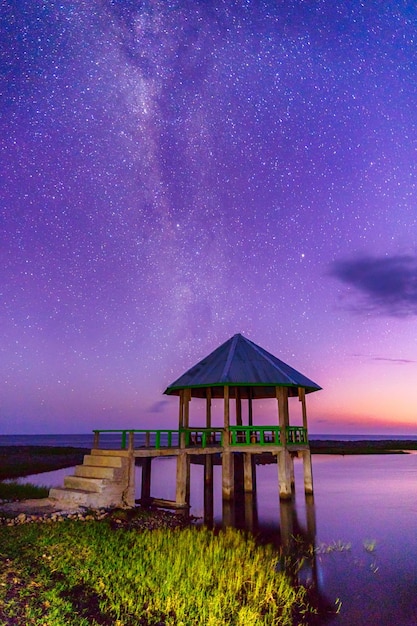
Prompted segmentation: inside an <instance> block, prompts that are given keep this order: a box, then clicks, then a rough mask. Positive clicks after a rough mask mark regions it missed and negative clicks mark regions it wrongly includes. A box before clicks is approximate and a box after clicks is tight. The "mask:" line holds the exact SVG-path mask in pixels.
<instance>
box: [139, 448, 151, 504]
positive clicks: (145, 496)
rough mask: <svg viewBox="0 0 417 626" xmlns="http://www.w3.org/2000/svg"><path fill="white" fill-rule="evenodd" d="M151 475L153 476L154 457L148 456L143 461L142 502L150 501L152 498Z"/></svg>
mask: <svg viewBox="0 0 417 626" xmlns="http://www.w3.org/2000/svg"><path fill="white" fill-rule="evenodd" d="M151 475H152V457H150V456H148V457H145V458H144V459H142V487H141V492H140V497H141V500H142V502H146V501H147V500H150V497H151Z"/></svg>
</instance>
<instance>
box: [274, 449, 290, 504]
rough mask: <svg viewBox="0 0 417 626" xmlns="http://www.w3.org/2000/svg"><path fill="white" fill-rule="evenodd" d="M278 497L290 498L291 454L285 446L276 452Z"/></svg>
mask: <svg viewBox="0 0 417 626" xmlns="http://www.w3.org/2000/svg"><path fill="white" fill-rule="evenodd" d="M277 457H278V482H279V497H280V498H281V499H282V500H288V499H289V498H291V495H292V494H291V456H290V453H289V452H288V450H287V448H286V447H284V448H283V449H282V450H280V451H279V452H277Z"/></svg>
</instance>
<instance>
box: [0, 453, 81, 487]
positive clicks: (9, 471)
mask: <svg viewBox="0 0 417 626" xmlns="http://www.w3.org/2000/svg"><path fill="white" fill-rule="evenodd" d="M87 453H88V450H87V449H86V448H72V447H62V446H0V480H4V479H5V478H18V477H20V476H28V475H29V474H39V473H41V472H49V471H52V470H57V469H62V468H64V467H72V466H73V465H80V464H81V463H82V462H83V457H84V454H87Z"/></svg>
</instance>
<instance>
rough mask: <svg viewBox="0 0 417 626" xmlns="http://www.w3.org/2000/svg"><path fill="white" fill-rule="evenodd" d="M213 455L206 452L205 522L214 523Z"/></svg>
mask: <svg viewBox="0 0 417 626" xmlns="http://www.w3.org/2000/svg"><path fill="white" fill-rule="evenodd" d="M213 493H214V492H213V457H212V455H211V454H206V455H205V459H204V523H205V524H207V525H209V526H210V525H211V524H213V520H214V498H213Z"/></svg>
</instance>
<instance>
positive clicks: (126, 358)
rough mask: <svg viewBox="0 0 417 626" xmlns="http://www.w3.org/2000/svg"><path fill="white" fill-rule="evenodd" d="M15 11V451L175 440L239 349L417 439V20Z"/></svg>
mask: <svg viewBox="0 0 417 626" xmlns="http://www.w3.org/2000/svg"><path fill="white" fill-rule="evenodd" d="M1 7H2V20H1V31H2V32H1V38H0V42H1V43H0V51H1V52H0V53H1V57H0V70H1V71H0V92H1V99H0V137H1V139H0V141H1V144H0V149H1V157H0V176H1V186H0V215H1V229H0V237H1V239H0V255H1V273H2V279H1V283H0V303H1V305H0V328H1V342H0V376H1V378H0V383H1V389H0V433H3V434H25V433H82V432H86V433H87V432H90V431H91V429H93V428H122V427H124V428H135V427H137V428H140V427H142V428H143V427H145V426H148V427H152V426H154V427H156V426H159V427H165V428H166V427H168V426H171V427H174V428H175V426H176V424H177V413H178V409H177V399H176V398H171V397H167V396H164V395H163V391H164V389H165V388H166V387H167V386H168V385H169V384H170V383H171V382H173V381H174V380H175V379H176V378H178V377H179V376H180V375H181V374H182V373H183V372H184V371H185V370H186V369H188V368H189V367H191V366H192V365H194V364H195V363H196V362H197V361H198V360H200V359H201V358H203V357H204V356H206V355H207V354H208V353H210V352H211V351H212V350H214V349H215V348H216V347H217V346H218V345H220V344H221V343H223V342H224V341H226V340H227V339H229V337H231V336H232V335H234V334H235V333H238V332H240V333H242V334H244V335H245V336H246V337H248V338H249V339H251V340H252V341H254V342H255V343H257V344H259V345H261V346H262V347H263V348H265V349H266V350H268V351H270V352H272V353H273V354H274V355H275V356H277V357H278V358H280V359H282V360H283V361H285V362H286V363H288V364H290V365H291V366H292V367H294V368H296V369H298V370H299V371H301V372H302V373H303V374H305V375H306V376H308V377H309V378H311V379H312V380H314V381H316V382H317V383H318V384H319V385H321V386H322V387H323V391H320V392H318V393H315V394H311V395H309V396H308V398H307V400H308V402H307V408H308V412H309V423H310V430H311V432H312V433H358V434H362V433H368V434H372V433H374V434H377V433H381V434H385V433H394V434H417V411H416V409H417V385H416V384H415V381H416V377H417V332H416V330H417V329H416V316H417V28H416V27H417V8H416V5H415V3H413V2H408V1H406V0H402V1H400V2H392V3H390V2H383V1H382V0H374V1H372V2H371V1H369V2H365V1H360V0H332V1H331V2H330V1H327V2H326V1H324V0H311V1H302V0H275V1H272V0H217V1H216V0H204V1H203V0H177V1H174V0H143V1H140V0H90V1H89V2H78V1H76V0H61V1H57V0H3V1H2V2H1ZM196 402H198V401H196ZM262 411H264V414H259V412H258V414H257V413H256V408H255V423H256V422H258V423H270V422H274V420H276V408H275V407H274V408H271V407H270V406H269V405H267V403H266V405H265V407H264V408H263V409H262V408H261V412H262Z"/></svg>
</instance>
